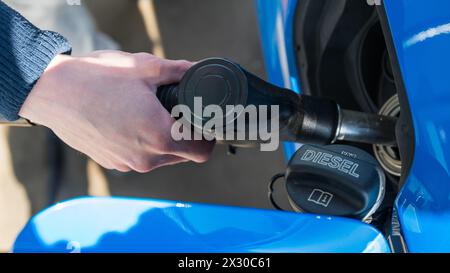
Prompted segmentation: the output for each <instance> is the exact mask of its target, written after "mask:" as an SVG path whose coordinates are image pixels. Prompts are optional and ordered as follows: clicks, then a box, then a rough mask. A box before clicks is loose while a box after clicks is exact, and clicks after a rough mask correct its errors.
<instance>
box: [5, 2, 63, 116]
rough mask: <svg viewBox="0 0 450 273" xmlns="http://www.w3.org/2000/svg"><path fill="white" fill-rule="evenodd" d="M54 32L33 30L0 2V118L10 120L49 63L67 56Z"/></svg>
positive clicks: (60, 40)
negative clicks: (55, 58)
mask: <svg viewBox="0 0 450 273" xmlns="http://www.w3.org/2000/svg"><path fill="white" fill-rule="evenodd" d="M70 51H71V46H70V44H69V43H68V42H67V40H66V39H65V38H64V37H62V36H61V35H59V34H58V33H55V32H51V31H43V30H40V29H38V28H37V27H35V26H34V25H33V24H31V23H30V22H29V21H27V20H26V19H25V18H24V17H22V16H21V15H20V14H19V13H17V12H16V11H14V10H13V9H11V8H10V7H9V6H7V5H6V4H5V3H4V2H2V1H0V115H2V116H3V117H4V118H5V119H7V120H10V121H13V120H17V119H18V118H19V116H18V113H19V111H20V108H21V107H22V104H23V103H24V101H25V99H26V97H27V96H28V94H29V93H30V91H31V89H32V88H33V86H34V85H35V83H36V82H37V80H38V79H39V78H40V77H41V75H42V73H43V72H44V70H45V69H46V68H47V66H48V64H49V63H50V61H51V60H52V59H53V58H54V57H55V56H56V55H58V54H63V53H70Z"/></svg>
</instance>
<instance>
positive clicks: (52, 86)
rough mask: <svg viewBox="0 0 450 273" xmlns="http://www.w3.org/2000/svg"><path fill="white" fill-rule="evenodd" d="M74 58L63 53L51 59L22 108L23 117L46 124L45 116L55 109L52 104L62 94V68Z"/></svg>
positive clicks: (20, 112) (20, 113)
mask: <svg viewBox="0 0 450 273" xmlns="http://www.w3.org/2000/svg"><path fill="white" fill-rule="evenodd" d="M72 59H73V57H71V56H68V55H63V54H61V55H57V56H56V57H55V58H53V59H52V60H51V61H50V63H49V64H48V66H47V68H46V69H45V70H44V73H43V74H42V75H41V77H40V78H39V80H38V81H37V82H36V84H35V85H34V87H33V89H32V90H31V91H30V93H29V94H28V96H27V98H26V99H25V101H24V103H23V105H22V107H21V108H20V111H19V116H20V117H21V118H24V119H26V120H28V121H30V122H32V123H36V124H42V125H45V124H44V123H45V118H46V117H47V116H49V114H50V113H51V112H53V110H54V109H53V106H54V105H52V104H54V103H55V102H56V101H57V98H56V97H57V96H61V94H60V93H59V89H60V88H61V84H64V82H62V80H63V76H64V75H63V73H62V72H61V70H63V67H64V64H65V63H67V62H69V61H70V60H72Z"/></svg>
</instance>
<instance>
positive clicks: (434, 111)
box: [384, 0, 450, 252]
mask: <svg viewBox="0 0 450 273" xmlns="http://www.w3.org/2000/svg"><path fill="white" fill-rule="evenodd" d="M384 5H385V9H386V13H387V17H388V21H389V25H390V29H391V32H392V36H393V39H394V43H395V48H396V52H397V55H398V61H399V63H400V69H401V72H402V76H403V81H404V84H405V88H406V93H407V96H408V100H409V104H410V107H411V112H412V119H413V123H414V131H415V154H414V161H413V165H412V168H411V170H410V173H409V176H408V178H407V182H406V184H405V186H404V187H403V190H402V191H401V193H400V195H399V197H398V199H397V202H396V206H397V210H398V212H399V218H400V222H401V225H402V231H403V234H404V236H405V239H406V242H407V245H408V248H409V250H410V251H412V252H449V251H450V174H449V166H450V165H449V164H450V77H449V71H450V50H449V49H450V1H448V0H433V1H422V0H385V4H384Z"/></svg>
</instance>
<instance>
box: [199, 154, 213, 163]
mask: <svg viewBox="0 0 450 273" xmlns="http://www.w3.org/2000/svg"><path fill="white" fill-rule="evenodd" d="M209 157H210V153H206V152H205V153H201V154H198V155H197V162H198V163H205V162H207V161H208V160H209Z"/></svg>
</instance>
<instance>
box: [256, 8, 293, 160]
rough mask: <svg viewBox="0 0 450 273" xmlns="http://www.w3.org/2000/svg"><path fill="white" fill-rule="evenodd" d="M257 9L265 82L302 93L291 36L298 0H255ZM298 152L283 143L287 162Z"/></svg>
mask: <svg viewBox="0 0 450 273" xmlns="http://www.w3.org/2000/svg"><path fill="white" fill-rule="evenodd" d="M256 6H257V11H258V19H259V26H260V34H261V35H260V36H261V44H262V47H263V52H264V60H265V65H266V70H267V75H268V77H269V78H268V80H269V81H270V82H271V83H273V84H275V85H278V86H282V87H285V88H288V89H291V90H294V91H296V92H298V93H301V85H300V79H299V73H298V71H297V64H296V60H297V58H296V55H295V54H296V53H295V50H294V34H293V31H294V19H295V10H296V7H297V0H276V1H274V0H256ZM298 148H299V145H298V144H294V143H285V144H284V151H285V155H286V159H287V160H289V159H290V158H291V157H292V155H294V153H295V151H297V149H298Z"/></svg>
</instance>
